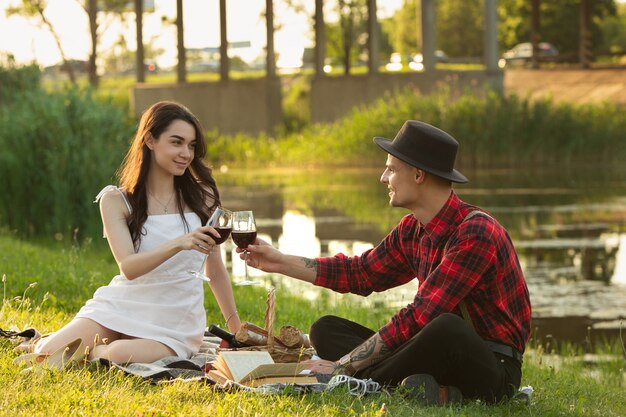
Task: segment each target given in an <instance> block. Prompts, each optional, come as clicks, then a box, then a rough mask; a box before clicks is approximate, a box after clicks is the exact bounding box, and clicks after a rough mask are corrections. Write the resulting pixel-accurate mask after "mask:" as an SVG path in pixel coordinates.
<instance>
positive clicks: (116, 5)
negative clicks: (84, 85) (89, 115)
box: [79, 0, 128, 87]
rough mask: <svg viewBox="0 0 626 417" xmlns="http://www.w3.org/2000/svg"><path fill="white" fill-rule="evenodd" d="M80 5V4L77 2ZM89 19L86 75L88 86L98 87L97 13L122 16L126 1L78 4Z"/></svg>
mask: <svg viewBox="0 0 626 417" xmlns="http://www.w3.org/2000/svg"><path fill="white" fill-rule="evenodd" d="M79 3H80V2H79ZM80 5H81V6H82V8H83V10H85V13H87V16H88V18H89V35H90V37H91V52H90V53H89V65H88V66H87V73H88V75H89V84H91V85H92V86H93V87H97V86H98V66H97V59H98V38H99V36H98V35H99V34H98V31H99V23H98V12H103V13H112V15H113V16H122V14H123V13H124V12H125V11H126V9H127V6H128V1H127V0H84V1H83V2H82V3H80Z"/></svg>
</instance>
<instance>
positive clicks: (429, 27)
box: [422, 0, 437, 71]
mask: <svg viewBox="0 0 626 417" xmlns="http://www.w3.org/2000/svg"><path fill="white" fill-rule="evenodd" d="M436 10H437V9H436V4H435V0H422V56H423V57H424V70H425V71H434V70H435V49H436V46H437V33H436V30H435V29H436V28H435V21H436Z"/></svg>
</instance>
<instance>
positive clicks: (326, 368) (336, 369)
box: [302, 359, 344, 375]
mask: <svg viewBox="0 0 626 417" xmlns="http://www.w3.org/2000/svg"><path fill="white" fill-rule="evenodd" d="M302 363H303V364H305V365H306V366H307V367H306V369H309V370H311V371H312V372H315V373H316V374H323V375H337V374H343V373H344V372H343V366H341V365H339V364H338V363H337V362H333V361H327V360H324V359H315V360H313V359H312V360H308V361H302Z"/></svg>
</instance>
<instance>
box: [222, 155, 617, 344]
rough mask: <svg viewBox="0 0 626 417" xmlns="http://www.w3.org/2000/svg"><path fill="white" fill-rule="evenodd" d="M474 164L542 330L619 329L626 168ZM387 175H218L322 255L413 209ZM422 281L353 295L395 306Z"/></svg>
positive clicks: (294, 245) (234, 196) (574, 334)
mask: <svg viewBox="0 0 626 417" xmlns="http://www.w3.org/2000/svg"><path fill="white" fill-rule="evenodd" d="M465 171H466V173H467V174H468V176H469V178H470V181H471V182H470V185H469V186H459V187H457V188H456V191H457V193H458V194H459V195H460V196H461V198H462V199H464V200H466V201H467V202H470V203H473V204H476V205H478V206H481V207H482V208H484V209H485V210H487V211H489V212H491V213H492V214H494V216H495V217H496V218H497V219H498V220H499V221H500V223H502V224H503V225H504V226H505V227H506V228H507V230H509V233H510V234H511V237H512V239H513V241H514V244H515V246H516V248H517V249H518V253H519V256H520V262H521V263H522V266H523V268H524V272H525V275H526V278H527V281H528V286H529V290H530V294H531V301H532V304H533V325H534V326H535V327H536V329H535V334H536V335H537V336H540V337H545V336H547V335H548V334H550V335H552V337H553V338H554V339H557V340H559V339H560V340H574V341H581V340H584V339H585V337H587V336H588V334H589V331H590V329H591V332H592V333H594V334H599V333H602V334H609V335H613V334H616V333H617V332H618V331H619V328H620V320H621V319H624V318H626V233H625V232H626V230H625V227H624V226H625V225H626V197H625V196H626V180H625V181H616V178H626V175H624V174H626V170H625V171H624V172H617V173H616V172H615V171H614V170H613V171H612V170H609V169H606V167H603V169H597V167H589V168H588V169H585V168H584V167H578V169H576V170H574V171H568V170H563V169H561V170H556V169H555V170H553V171H552V172H547V171H546V172H536V171H535V172H533V171H529V170H525V171H524V172H519V171H502V170H500V171H482V172H468V171H467V170H465ZM379 175H380V169H361V170H355V169H345V170H343V169H333V170H332V172H326V171H323V172H322V171H320V172H314V173H313V174H311V173H309V172H308V171H307V172H305V171H304V170H303V171H290V172H277V173H268V172H264V173H258V172H254V173H250V172H245V173H233V171H230V172H229V174H228V175H226V176H225V177H223V178H218V180H219V181H220V186H221V189H222V194H223V200H224V205H225V206H227V207H229V208H231V209H235V210H239V209H253V210H254V211H255V216H256V218H257V226H258V229H259V233H260V237H262V238H264V239H265V240H267V241H269V242H271V243H272V244H274V245H275V246H276V247H278V248H279V249H280V250H281V251H283V252H284V253H288V254H292V255H298V256H305V257H316V256H320V255H321V256H325V255H333V254H335V253H338V252H342V253H344V254H346V255H351V254H359V253H362V252H363V251H364V250H367V249H369V248H371V247H372V246H373V245H376V244H378V242H380V240H381V239H382V238H383V237H384V236H385V235H386V234H387V233H388V231H389V230H391V228H393V227H394V226H395V225H396V224H397V222H398V221H399V220H400V219H401V218H402V216H404V215H405V214H406V211H405V210H402V209H392V208H390V207H389V206H388V197H387V191H386V188H385V187H384V186H383V185H381V184H380V183H378V178H379ZM261 233H264V236H262V235H261ZM226 248H228V247H227V246H226ZM229 255H230V256H229V257H228V259H229V261H230V259H232V268H233V271H232V272H233V275H234V276H235V277H238V276H241V275H242V274H243V264H242V262H241V261H240V260H239V259H238V257H237V256H232V255H231V254H229ZM231 256H232V257H231ZM251 271H252V269H251ZM254 274H255V275H256V276H258V277H262V276H263V274H262V273H261V272H259V271H255V273H254ZM274 282H275V281H274ZM280 285H281V287H283V288H285V289H289V290H291V291H297V292H298V293H300V294H303V295H304V296H307V297H309V298H315V297H316V296H317V295H318V294H319V293H320V291H327V290H323V289H318V288H315V287H313V286H311V285H308V284H304V283H300V282H299V281H297V280H292V279H288V278H284V279H281V280H280ZM416 288H417V282H416V281H413V282H411V283H409V284H407V285H405V286H403V287H400V288H396V289H394V290H391V291H388V292H385V293H384V294H373V295H371V296H370V297H367V298H365V299H364V298H362V297H357V296H349V297H354V299H355V302H358V303H359V304H364V303H366V304H369V305H372V306H376V307H380V308H388V309H389V311H390V312H391V311H394V310H396V309H398V308H399V307H402V306H404V305H406V304H407V303H409V302H411V301H412V299H413V296H414V294H415V291H416ZM340 297H346V296H344V295H341V296H340ZM331 299H332V298H331Z"/></svg>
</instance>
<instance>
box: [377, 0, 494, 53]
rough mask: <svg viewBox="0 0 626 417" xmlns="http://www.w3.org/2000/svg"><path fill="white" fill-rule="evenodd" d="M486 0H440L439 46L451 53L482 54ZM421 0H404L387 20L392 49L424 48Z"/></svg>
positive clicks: (412, 49) (438, 8)
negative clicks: (484, 4) (389, 19)
mask: <svg viewBox="0 0 626 417" xmlns="http://www.w3.org/2000/svg"><path fill="white" fill-rule="evenodd" d="M483 2H484V0H463V1H458V0H438V1H437V17H436V31H437V48H438V49H442V50H444V51H445V52H446V53H447V54H448V55H450V56H456V57H467V56H481V55H482V52H483V44H484V42H483V34H484V28H483V25H484V24H483V22H484V17H483V10H484V8H483ZM421 3H422V2H421V1H420V0H405V1H404V4H403V6H402V7H401V8H399V9H398V10H397V11H396V13H395V14H394V16H393V18H392V19H391V21H390V22H385V28H386V30H387V31H388V32H389V38H390V39H391V44H392V45H393V49H394V50H395V51H397V52H400V53H401V54H402V56H407V55H409V54H412V53H415V52H421V49H422V47H421V45H422V33H421V29H420V28H421V25H422V22H421V17H420V16H421V7H422V4H421Z"/></svg>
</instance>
